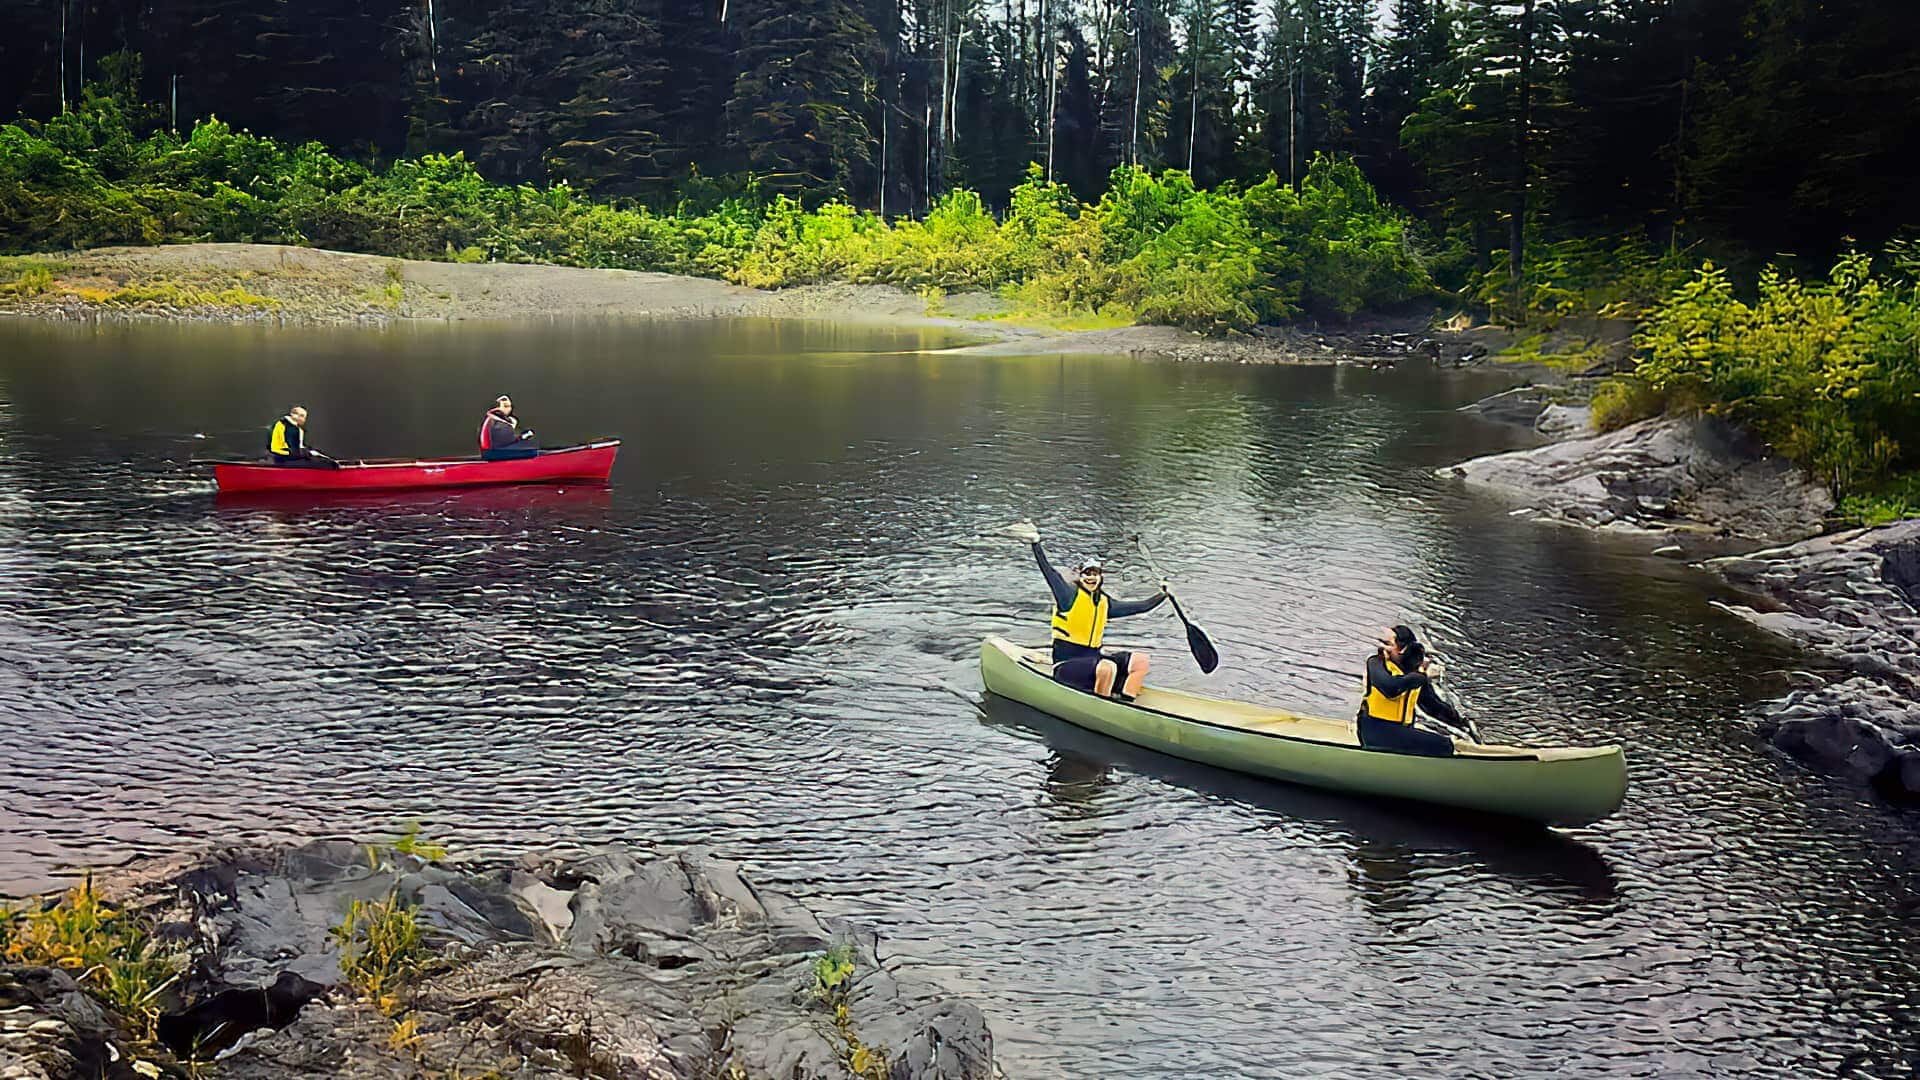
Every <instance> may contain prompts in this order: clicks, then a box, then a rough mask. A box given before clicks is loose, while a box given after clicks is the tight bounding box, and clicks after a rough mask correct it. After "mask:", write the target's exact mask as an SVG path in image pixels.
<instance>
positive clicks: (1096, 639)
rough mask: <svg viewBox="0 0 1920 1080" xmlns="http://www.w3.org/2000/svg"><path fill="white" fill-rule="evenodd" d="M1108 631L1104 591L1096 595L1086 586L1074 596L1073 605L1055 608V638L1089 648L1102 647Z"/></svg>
mask: <svg viewBox="0 0 1920 1080" xmlns="http://www.w3.org/2000/svg"><path fill="white" fill-rule="evenodd" d="M1106 633H1107V594H1106V593H1105V592H1102V593H1101V594H1100V595H1099V596H1097V597H1096V596H1094V595H1093V594H1092V593H1090V592H1088V591H1087V590H1086V589H1085V588H1081V589H1080V591H1079V593H1078V594H1077V595H1075V596H1074V598H1073V606H1072V607H1070V608H1068V609H1067V610H1065V611H1061V610H1060V609H1059V608H1057V607H1056V608H1054V609H1053V639H1054V640H1055V641H1067V642H1072V643H1073V644H1075V645H1085V646H1086V647H1087V648H1089V649H1097V648H1099V647H1100V639H1101V638H1103V637H1105V636H1106Z"/></svg>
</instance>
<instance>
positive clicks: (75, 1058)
mask: <svg viewBox="0 0 1920 1080" xmlns="http://www.w3.org/2000/svg"><path fill="white" fill-rule="evenodd" d="M100 889H101V892H102V894H103V895H110V896H112V897H113V898H114V903H116V904H119V905H122V906H123V907H124V908H125V910H127V911H128V912H132V913H135V914H136V915H137V917H138V918H139V919H140V920H141V921H142V923H143V925H145V926H147V927H149V928H150V930H151V938H150V941H151V943H152V944H151V945H150V946H148V948H150V949H154V950H160V951H162V952H166V953H168V954H169V955H170V956H171V957H172V958H173V959H172V964H173V966H174V967H175V968H176V969H177V970H178V971H179V973H180V977H179V979H178V980H177V981H175V982H172V983H170V984H169V985H168V986H167V987H166V990H165V993H164V997H163V998H162V999H160V1000H162V1001H163V1005H162V1007H161V1011H160V1015H158V1016H157V1017H152V1018H150V1019H151V1020H152V1021H153V1023H154V1025H155V1028H156V1030H157V1036H155V1037H150V1038H142V1037H141V1033H140V1031H139V1030H138V1029H139V1027H140V1024H141V1020H140V1019H139V1018H137V1017H131V1016H114V1015H112V1014H107V1013H105V1012H104V1010H99V1011H96V1010H98V1003H97V1002H94V1001H93V1000H92V999H91V998H86V997H76V996H75V990H74V987H73V986H72V981H73V980H72V978H71V977H69V976H68V975H66V974H64V973H62V972H59V971H55V970H53V969H51V968H47V967H31V966H19V965H16V966H12V967H7V968H3V969H0V1002H4V1003H6V1005H7V1006H9V1007H11V1008H13V1009H14V1010H15V1011H14V1012H11V1013H8V1014H7V1015H6V1020H5V1023H4V1025H3V1026H0V1072H4V1073H5V1074H6V1075H8V1076H12V1075H15V1074H16V1073H18V1074H19V1075H23V1076H35V1077H38V1076H45V1077H67V1076H74V1077H78V1076H95V1075H102V1074H104V1075H112V1076H121V1075H125V1076H133V1075H143V1076H158V1075H185V1073H186V1071H187V1068H188V1066H187V1065H186V1064H185V1060H184V1059H186V1058H188V1057H190V1056H199V1057H200V1058H202V1059H203V1060H204V1059H210V1058H214V1057H218V1061H217V1063H216V1064H213V1065H212V1066H211V1069H210V1071H208V1072H207V1073H206V1075H212V1076H216V1077H243V1078H257V1080H272V1078H282V1077H294V1076H309V1075H316V1074H323V1073H324V1074H341V1075H353V1076H358V1077H394V1078H399V1077H412V1076H422V1075H437V1076H451V1075H467V1076H476V1075H519V1074H524V1073H527V1072H529V1071H531V1072H533V1073H540V1074H549V1075H551V1074H556V1073H566V1074H571V1075H598V1076H622V1077H648V1078H660V1080H680V1078H693V1077H742V1078H745V1077H755V1078H757V1077H769V1078H770V1077H781V1078H794V1080H805V1078H816V1077H817V1078H827V1077H833V1078H841V1077H846V1076H849V1075H852V1076H860V1077H887V1078H889V1080H909V1078H928V1080H931V1078H935V1077H938V1078H953V1080H960V1078H965V1080H975V1078H979V1080H984V1078H987V1077H990V1076H993V1075H994V1074H995V1072H994V1066H993V1042H992V1034H991V1032H990V1031H989V1029H988V1027H987V1023H986V1020H985V1018H984V1016H982V1014H981V1013H980V1012H979V1010H978V1009H976V1008H974V1007H973V1006H971V1005H968V1004H966V1003H964V1002H961V1001H957V1000H953V999H951V998H948V997H946V996H945V995H943V994H942V993H941V992H940V991H939V990H938V988H936V987H933V986H930V985H927V984H925V983H923V982H921V981H920V980H917V979H916V978H914V977H913V976H911V975H910V974H907V973H902V972H898V971H895V970H893V969H891V968H889V967H888V965H887V963H886V962H885V960H884V959H883V957H882V954H881V949H880V945H879V942H878V939H877V938H876V937H875V936H874V935H873V934H872V933H870V932H867V931H864V930H861V929H859V928H857V927H853V926H850V925H846V924H843V923H837V922H830V921H829V922H823V921H822V920H820V919H818V918H817V917H815V916H814V915H812V914H811V913H810V912H808V911H807V910H806V909H805V908H804V907H802V906H801V905H800V904H799V903H797V902H796V901H794V900H793V899H792V898H790V897H787V896H785V895H783V894H780V893H777V892H774V891H771V890H765V889H759V888H756V887H754V886H753V885H751V884H749V883H747V882H746V881H745V880H744V879H742V878H741V877H740V875H739V873H738V870H737V868H736V867H734V866H732V865H731V864H728V863H726V862H723V861H721V860H718V859H714V858H711V857H709V856H706V855H704V854H701V853H699V852H681V853H678V854H673V855H668V856H665V857H662V858H653V859H647V858H643V857H641V856H638V855H636V854H633V853H630V852H626V851H621V850H612V851H604V852H599V853H596V854H591V855H587V856H584V857H570V858H568V857H557V856H543V855H530V856H526V857H523V858H521V859H519V860H517V861H514V862H512V863H509V864H499V865H484V866H465V865H441V864H438V863H434V862H430V861H428V860H426V859H424V858H421V857H419V856H418V855H415V854H411V853H403V852H402V851H400V850H398V849H391V848H389V849H378V848H370V847H368V846H366V845H361V844H353V843H346V842H319V843H313V844H308V845H305V846H302V847H297V848H292V849H288V850H254V849H231V850H225V851H220V852H215V853H210V854H208V855H205V856H200V857H196V858H192V859H185V860H172V861H170V862H168V863H165V864H162V865H158V866H148V867H144V868H141V867H136V868H134V869H133V870H132V871H130V872H123V873H119V874H116V875H114V876H113V877H112V878H109V879H106V880H104V881H103V882H102V883H101V884H100ZM350 912H351V913H352V915H351V917H350V916H349V913H350ZM343 928H344V929H343ZM409 934H414V935H417V942H416V943H415V944H414V945H413V946H412V947H410V948H403V947H399V946H396V945H395V942H396V941H397V942H399V943H400V946H405V945H406V941H407V938H408V935H409ZM169 1043H170V1044H171V1045H170V1046H167V1045H164V1044H169ZM195 1047H198V1048H199V1052H198V1054H197V1055H196V1054H195V1050H194V1048H195ZM223 1055H224V1056H223ZM103 1061H104V1062H109V1063H111V1067H110V1068H107V1069H104V1070H102V1071H94V1070H93V1064H94V1063H98V1062H103ZM136 1063H137V1064H136ZM195 1068H200V1066H195ZM129 1070H131V1071H129Z"/></svg>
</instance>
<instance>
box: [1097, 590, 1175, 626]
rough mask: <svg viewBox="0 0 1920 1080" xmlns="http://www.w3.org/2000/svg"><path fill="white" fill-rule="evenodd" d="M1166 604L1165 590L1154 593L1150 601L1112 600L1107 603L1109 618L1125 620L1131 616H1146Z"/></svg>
mask: <svg viewBox="0 0 1920 1080" xmlns="http://www.w3.org/2000/svg"><path fill="white" fill-rule="evenodd" d="M1166 602H1167V594H1166V592H1165V591H1164V590H1162V591H1161V592H1157V593H1154V594H1153V596H1152V597H1151V598H1150V599H1146V600H1111V599H1110V600H1108V601H1107V618H1109V619H1124V618H1126V617H1127V616H1129V615H1145V614H1146V613H1147V612H1149V611H1152V610H1153V609H1154V608H1157V607H1159V606H1160V605H1161V604H1164V603H1166Z"/></svg>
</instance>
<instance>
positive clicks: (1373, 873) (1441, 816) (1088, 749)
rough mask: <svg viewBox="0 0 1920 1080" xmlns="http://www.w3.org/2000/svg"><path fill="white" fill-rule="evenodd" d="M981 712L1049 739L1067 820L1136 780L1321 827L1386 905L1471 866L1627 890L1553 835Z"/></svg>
mask: <svg viewBox="0 0 1920 1080" xmlns="http://www.w3.org/2000/svg"><path fill="white" fill-rule="evenodd" d="M980 711H981V714H982V718H983V719H984V721H985V722H986V723H987V724H989V725H992V726H995V727H1002V728H1009V729H1015V730H1016V731H1019V732H1026V733H1031V734H1032V735H1037V736H1039V737H1040V738H1041V739H1042V740H1044V741H1045V743H1046V745H1047V746H1048V747H1049V748H1050V749H1051V750H1052V753H1051V755H1050V756H1049V758H1048V762H1047V777H1046V785H1045V790H1046V792H1047V795H1048V797H1049V798H1051V799H1053V800H1055V801H1056V802H1057V803H1058V804H1059V806H1060V807H1061V809H1062V810H1063V811H1065V812H1069V813H1076V812H1078V813H1085V814H1086V815H1087V816H1098V813H1099V805H1100V803H1101V801H1102V797H1103V796H1107V797H1109V798H1110V799H1114V800H1117V799H1120V798H1122V796H1123V792H1124V789H1125V787H1126V785H1127V784H1128V783H1129V782H1130V781H1131V778H1133V777H1147V778H1151V779H1152V780H1154V781H1156V782H1157V783H1160V784H1165V785H1168V786H1170V787H1177V788H1184V789H1187V790H1189V791H1191V792H1193V793H1194V794H1196V795H1199V796H1202V797H1204V798H1207V799H1210V800H1225V801H1230V802H1233V803H1237V804H1239V805H1241V806H1243V807H1245V808H1247V809H1248V810H1249V811H1252V812H1255V813H1258V814H1260V815H1262V816H1270V817H1271V818H1272V819H1273V820H1275V821H1284V822H1287V823H1289V825H1300V824H1314V825H1318V826H1320V827H1322V828H1323V829H1324V830H1325V842H1326V843H1327V844H1329V845H1331V846H1335V847H1342V848H1348V849H1351V851H1352V853H1353V859H1352V872H1351V873H1350V875H1349V879H1350V880H1351V881H1352V882H1353V884H1354V886H1355V888H1356V889H1357V890H1358V891H1360V892H1361V894H1362V895H1365V896H1371V897H1373V898H1374V899H1376V900H1379V901H1381V902H1385V901H1386V899H1387V897H1388V895H1389V894H1390V893H1393V892H1395V891H1404V890H1394V889H1389V888H1383V886H1387V885H1389V884H1391V883H1400V882H1408V881H1415V880H1416V879H1417V878H1419V877H1422V876H1424V875H1422V874H1419V873H1416V870H1417V869H1419V868H1421V867H1423V866H1425V867H1436V866H1457V867H1467V868H1471V869H1472V870H1473V871H1475V872H1484V873H1493V874H1499V875H1502V876H1505V877H1509V878H1512V879H1513V880H1515V881H1519V882H1524V883H1527V884H1530V885H1533V886H1537V887H1539V888H1540V889H1541V890H1542V891H1543V892H1546V893H1558V894H1561V895H1564V896H1568V897H1574V898H1578V899H1581V900H1587V901H1611V900H1613V899H1614V898H1615V895H1616V893H1617V891H1618V889H1619V883H1618V881H1617V880H1616V879H1615V877H1614V874H1613V871H1612V870H1611V869H1609V868H1608V866H1607V862H1606V859H1605V858H1604V857H1602V856H1601V854H1600V853H1599V852H1598V851H1596V850H1595V849H1594V848H1593V847H1592V846H1590V845H1588V844H1586V843H1584V842H1582V841H1580V840H1577V839H1574V838H1572V837H1570V836H1568V835H1567V834H1565V833H1562V832H1558V831H1555V830H1552V829H1542V828H1536V827H1532V826H1528V825H1525V824H1522V823H1514V822H1507V821H1501V820H1499V819H1494V818H1488V817H1485V816H1482V815H1476V814H1471V813H1466V812H1462V811H1456V810H1451V809H1448V808H1445V807H1433V806H1425V805H1420V804H1397V803H1393V802H1383V801H1378V800H1366V799H1359V798H1354V797H1351V796H1347V795H1342V794H1340V793H1338V792H1328V791H1318V790H1315V789H1313V788H1306V787H1295V786H1292V785H1288V784H1277V783H1270V782H1267V781H1265V780H1261V779H1258V778H1255V777H1251V776H1246V775H1242V774H1240V773H1235V772H1228V771H1225V770H1222V769H1216V768H1213V767H1211V766H1207V765H1201V764H1198V763H1196V762H1191V761H1183V760H1181V759H1179V758H1172V757H1167V756H1166V755H1164V754H1156V753H1153V752H1152V751H1149V750H1143V749H1141V748H1139V747H1136V746H1133V745H1131V744H1129V743H1124V742H1120V741H1118V740H1116V739H1110V738H1108V737H1106V736H1104V735H1100V734H1098V733H1096V732H1091V731H1087V730H1085V729H1082V728H1078V727H1075V726H1074V725H1072V724H1069V723H1066V722H1065V721H1062V720H1059V719H1057V718H1055V717H1052V716H1049V715H1047V714H1046V713H1043V712H1038V711H1036V710H1034V709H1031V708H1028V707H1027V706H1025V705H1022V704H1020V703H1019V702H1016V701H1009V700H1007V699H1006V698H1002V697H998V696H996V695H993V694H986V695H983V696H982V699H981V701H980Z"/></svg>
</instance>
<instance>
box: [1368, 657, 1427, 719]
mask: <svg viewBox="0 0 1920 1080" xmlns="http://www.w3.org/2000/svg"><path fill="white" fill-rule="evenodd" d="M1381 663H1383V664H1385V665H1387V672H1388V674H1392V675H1404V674H1406V673H1405V672H1403V671H1401V670H1400V665H1398V664H1396V663H1394V662H1393V661H1391V660H1385V659H1383V660H1381ZM1366 686H1367V701H1366V710H1367V715H1368V716H1371V717H1373V718H1374V719H1375V720H1386V721H1389V722H1391V723H1395V724H1411V723H1413V713H1414V708H1415V707H1416V706H1418V705H1419V704H1420V688H1419V687H1417V686H1416V687H1414V688H1413V689H1411V690H1409V691H1407V692H1406V693H1404V694H1401V695H1400V696H1399V697H1388V696H1387V695H1385V694H1383V693H1381V692H1380V691H1379V690H1378V689H1375V687H1374V685H1373V680H1372V679H1368V680H1367V683H1366Z"/></svg>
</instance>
